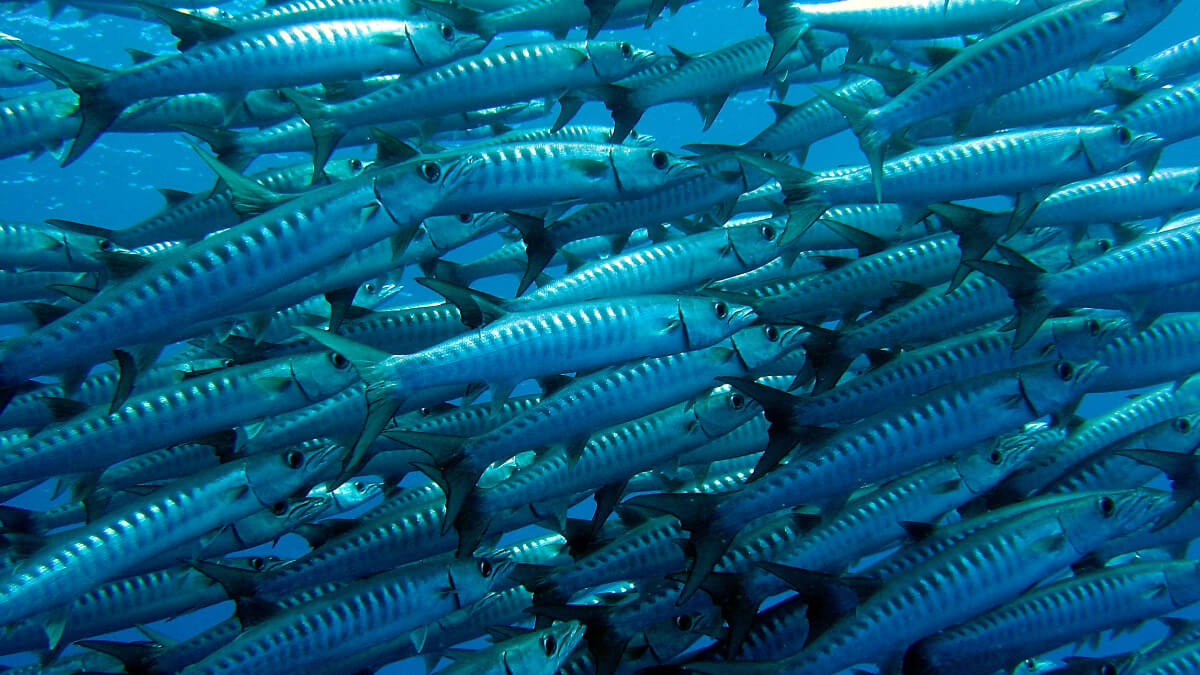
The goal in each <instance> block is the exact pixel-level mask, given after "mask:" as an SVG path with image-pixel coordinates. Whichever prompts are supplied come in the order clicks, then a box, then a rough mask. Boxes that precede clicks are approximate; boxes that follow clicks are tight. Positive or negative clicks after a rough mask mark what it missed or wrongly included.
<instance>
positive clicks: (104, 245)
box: [98, 239, 113, 251]
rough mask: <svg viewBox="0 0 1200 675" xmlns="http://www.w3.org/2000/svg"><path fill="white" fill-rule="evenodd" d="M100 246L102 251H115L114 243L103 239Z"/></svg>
mask: <svg viewBox="0 0 1200 675" xmlns="http://www.w3.org/2000/svg"><path fill="white" fill-rule="evenodd" d="M98 246H99V247H100V250H101V251H111V250H113V243H112V242H111V241H109V240H107V239H101V240H100V243H99V244H98Z"/></svg>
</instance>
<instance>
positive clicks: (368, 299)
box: [354, 277, 404, 310]
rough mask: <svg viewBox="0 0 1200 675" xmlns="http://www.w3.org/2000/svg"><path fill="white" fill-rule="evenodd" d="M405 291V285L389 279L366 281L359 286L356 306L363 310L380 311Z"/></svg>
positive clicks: (356, 294) (355, 296) (355, 297)
mask: <svg viewBox="0 0 1200 675" xmlns="http://www.w3.org/2000/svg"><path fill="white" fill-rule="evenodd" d="M403 290H404V285H403V284H401V283H400V282H399V281H394V280H392V279H391V278H389V277H379V278H378V279H372V280H370V281H364V282H362V283H361V284H359V285H358V292H357V293H355V294H354V306H355V307H361V308H363V309H372V310H373V309H378V308H379V307H380V306H382V305H383V303H385V302H387V301H388V300H391V299H392V297H393V296H395V295H397V294H398V293H400V292H401V291H403Z"/></svg>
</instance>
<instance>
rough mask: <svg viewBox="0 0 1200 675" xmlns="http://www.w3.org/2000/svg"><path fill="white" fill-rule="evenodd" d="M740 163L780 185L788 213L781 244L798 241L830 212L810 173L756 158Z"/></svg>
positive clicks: (749, 158) (781, 163) (743, 158)
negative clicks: (762, 172) (756, 170)
mask: <svg viewBox="0 0 1200 675" xmlns="http://www.w3.org/2000/svg"><path fill="white" fill-rule="evenodd" d="M741 159H742V161H743V162H745V163H746V164H748V165H750V166H753V167H755V168H757V169H759V170H761V171H764V172H766V173H767V174H768V175H770V176H771V177H772V178H774V179H775V180H777V181H779V187H780V189H781V190H782V191H783V194H784V197H785V199H784V205H785V206H787V209H788V223H787V229H786V230H785V231H784V233H783V236H782V237H780V243H781V244H783V245H787V244H790V243H792V242H793V241H795V240H796V239H797V238H798V237H800V235H802V234H804V233H805V232H806V231H808V228H809V227H810V226H811V225H812V224H813V223H815V222H817V219H819V218H820V217H821V214H823V213H825V211H826V209H828V208H829V202H828V200H827V199H825V198H824V197H823V196H822V195H821V194H820V193H819V192H818V191H817V190H816V177H815V175H814V174H813V173H812V172H811V171H805V170H804V169H800V168H797V167H794V166H792V165H791V164H785V163H783V162H780V161H778V160H773V159H768V158H765V157H759V156H756V155H753V154H746V155H743V156H742V157H741Z"/></svg>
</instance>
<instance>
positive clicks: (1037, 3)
mask: <svg viewBox="0 0 1200 675" xmlns="http://www.w3.org/2000/svg"><path fill="white" fill-rule="evenodd" d="M1060 2H1062V0H1058V2H1055V0H906V1H905V2H900V3H897V2H888V1H887V0H849V1H847V2H841V3H838V4H836V5H830V4H821V3H808V2H788V1H787V0H759V3H758V11H759V13H760V14H762V15H763V16H764V17H766V20H767V32H768V33H770V34H771V37H772V38H773V40H774V49H773V50H772V51H771V58H770V60H769V61H768V62H767V70H771V69H772V68H774V67H775V66H776V65H777V64H778V63H779V62H780V61H781V60H782V59H783V58H784V55H785V54H787V52H789V51H791V49H792V48H794V47H795V46H796V45H797V44H799V43H800V41H801V40H804V41H805V42H810V41H811V40H812V35H811V34H810V33H809V31H810V30H812V29H819V30H828V31H834V32H838V33H844V34H846V35H847V36H849V37H850V38H851V39H853V40H858V41H860V42H865V41H871V40H877V41H882V42H885V43H886V42H890V41H892V40H905V39H907V40H912V39H920V38H934V37H948V36H955V35H968V34H971V33H985V32H988V31H989V30H991V29H993V28H996V27H999V26H1003V25H1004V24H1007V23H1011V22H1012V21H1014V20H1017V19H1024V18H1025V17H1028V16H1030V15H1032V14H1034V13H1036V12H1038V11H1041V10H1042V9H1045V8H1047V7H1051V6H1053V5H1055V4H1059V3H1060ZM859 51H860V52H869V51H870V49H869V48H863V47H860V48H859ZM856 60H857V59H847V61H848V62H850V61H856Z"/></svg>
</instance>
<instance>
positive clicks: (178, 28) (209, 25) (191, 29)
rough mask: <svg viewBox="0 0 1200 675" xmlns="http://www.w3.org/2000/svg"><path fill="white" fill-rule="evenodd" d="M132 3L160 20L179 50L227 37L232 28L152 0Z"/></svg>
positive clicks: (232, 30)
mask: <svg viewBox="0 0 1200 675" xmlns="http://www.w3.org/2000/svg"><path fill="white" fill-rule="evenodd" d="M133 4H134V5H137V7H138V8H139V9H141V10H143V11H145V12H147V13H149V14H150V15H151V16H153V17H154V18H156V19H158V20H159V21H162V22H163V23H165V24H166V25H167V28H169V29H170V30H171V34H172V35H174V36H175V38H176V39H177V40H178V42H177V46H178V47H179V51H181V52H182V51H187V50H189V49H191V48H192V47H195V46H196V45H197V44H199V43H201V42H206V41H208V40H216V39H217V38H223V37H229V36H230V35H233V34H234V32H235V31H234V29H232V28H230V27H229V26H226V25H224V24H221V23H218V22H216V21H213V20H212V19H206V18H204V17H202V16H197V15H195V14H188V13H186V12H180V11H178V10H175V9H171V8H170V7H164V6H162V5H159V4H156V3H153V2H136V1H135V2H134V3H133Z"/></svg>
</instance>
